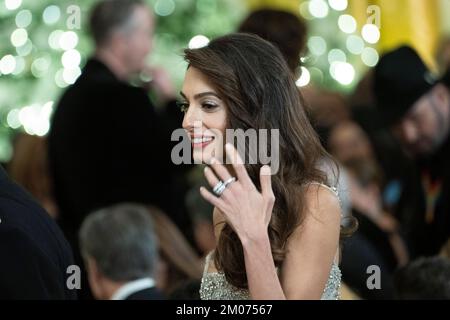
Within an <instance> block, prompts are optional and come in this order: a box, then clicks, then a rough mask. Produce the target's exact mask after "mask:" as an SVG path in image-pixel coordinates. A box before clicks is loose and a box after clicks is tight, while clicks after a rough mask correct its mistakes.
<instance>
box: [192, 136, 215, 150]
mask: <svg viewBox="0 0 450 320" xmlns="http://www.w3.org/2000/svg"><path fill="white" fill-rule="evenodd" d="M213 140H214V137H208V136H203V137H195V138H191V143H192V147H193V148H202V149H203V148H205V147H206V146H207V145H209V144H210V143H211V142H212V141H213Z"/></svg>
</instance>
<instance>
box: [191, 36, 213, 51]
mask: <svg viewBox="0 0 450 320" xmlns="http://www.w3.org/2000/svg"><path fill="white" fill-rule="evenodd" d="M208 43H209V39H208V37H205V36H204V35H201V34H199V35H196V36H195V37H192V39H191V40H189V44H188V47H189V49H198V48H201V47H204V46H207V45H208Z"/></svg>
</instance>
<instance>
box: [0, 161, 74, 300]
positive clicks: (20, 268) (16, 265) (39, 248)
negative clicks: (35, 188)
mask: <svg viewBox="0 0 450 320" xmlns="http://www.w3.org/2000/svg"><path fill="white" fill-rule="evenodd" d="M72 264H73V260H72V252H71V249H70V246H69V244H68V243H67V241H66V239H65V238H64V235H63V234H62V232H61V230H60V229H59V228H58V226H57V225H56V223H55V222H54V221H53V220H52V219H51V218H50V216H49V215H48V213H47V212H45V210H44V209H42V208H41V207H40V206H39V205H38V204H37V202H35V201H34V200H33V199H32V197H31V196H30V195H29V194H28V193H26V192H25V191H24V190H23V189H22V188H20V187H19V186H18V185H17V184H15V183H14V182H12V181H11V180H10V179H9V178H8V176H7V175H6V173H5V171H4V170H3V168H2V167H0V300H4V299H27V300H28V299H33V300H34V299H74V298H75V297H76V290H70V289H69V287H68V286H67V280H68V279H67V277H68V276H69V274H68V273H67V271H68V268H69V266H71V265H72Z"/></svg>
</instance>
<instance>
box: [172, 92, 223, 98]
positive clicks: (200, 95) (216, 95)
mask: <svg viewBox="0 0 450 320" xmlns="http://www.w3.org/2000/svg"><path fill="white" fill-rule="evenodd" d="M180 95H181V96H182V97H183V98H185V99H186V100H187V98H186V95H185V94H184V93H183V92H182V91H180ZM206 96H215V97H216V98H218V99H220V97H219V95H218V94H217V93H215V92H213V91H205V92H200V93H197V94H195V95H194V99H200V98H203V97H206ZM220 100H222V99H220Z"/></svg>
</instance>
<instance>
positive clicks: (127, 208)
mask: <svg viewBox="0 0 450 320" xmlns="http://www.w3.org/2000/svg"><path fill="white" fill-rule="evenodd" d="M79 237H80V248H81V252H82V255H83V258H84V259H85V264H86V266H87V272H88V276H89V284H90V286H91V289H92V293H93V294H94V296H95V298H96V299H99V300H156V299H159V300H160V299H163V295H162V293H161V292H160V290H159V289H157V288H156V280H155V276H156V269H157V265H158V239H157V236H156V234H155V230H154V225H153V222H152V219H151V217H150V215H149V214H148V211H147V209H146V208H145V207H143V206H139V205H135V204H119V205H115V206H112V207H109V208H105V209H101V210H99V211H97V212H94V213H92V214H90V215H89V216H88V217H87V218H86V220H85V221H84V222H83V224H82V226H81V229H80V235H79Z"/></svg>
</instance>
